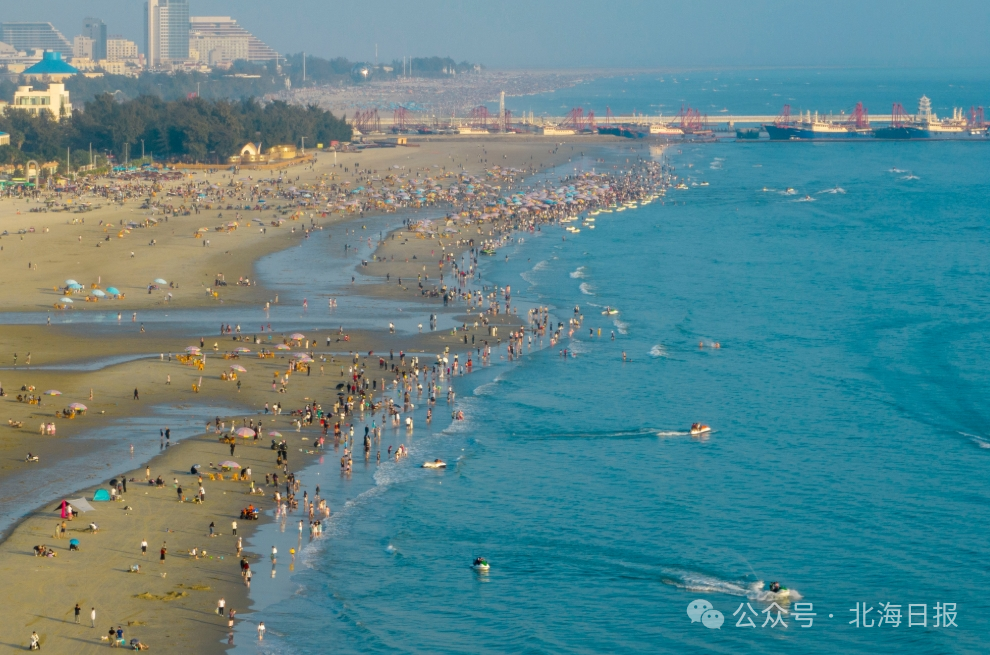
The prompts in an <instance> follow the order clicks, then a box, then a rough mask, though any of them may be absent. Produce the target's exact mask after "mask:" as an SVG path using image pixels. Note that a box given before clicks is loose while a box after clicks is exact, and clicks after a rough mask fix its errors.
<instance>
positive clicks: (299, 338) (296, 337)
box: [289, 332, 306, 341]
mask: <svg viewBox="0 0 990 655" xmlns="http://www.w3.org/2000/svg"><path fill="white" fill-rule="evenodd" d="M289 338H290V339H292V340H293V341H302V340H303V339H305V338H306V335H305V334H302V333H301V332H293V333H292V334H290V335H289Z"/></svg>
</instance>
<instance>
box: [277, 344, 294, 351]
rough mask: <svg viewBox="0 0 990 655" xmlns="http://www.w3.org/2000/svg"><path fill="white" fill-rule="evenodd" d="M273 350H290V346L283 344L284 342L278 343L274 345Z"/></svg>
mask: <svg viewBox="0 0 990 655" xmlns="http://www.w3.org/2000/svg"><path fill="white" fill-rule="evenodd" d="M275 350H292V348H290V347H289V346H287V345H285V344H284V343H280V344H278V345H277V346H275Z"/></svg>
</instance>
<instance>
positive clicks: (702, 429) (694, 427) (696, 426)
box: [691, 423, 712, 434]
mask: <svg viewBox="0 0 990 655" xmlns="http://www.w3.org/2000/svg"><path fill="white" fill-rule="evenodd" d="M711 431H712V429H711V428H710V427H708V426H707V425H704V424H703V423H692V424H691V434H705V433H706V432H711Z"/></svg>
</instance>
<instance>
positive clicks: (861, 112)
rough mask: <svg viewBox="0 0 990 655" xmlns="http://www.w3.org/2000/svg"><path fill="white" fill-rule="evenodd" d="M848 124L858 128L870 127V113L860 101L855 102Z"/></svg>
mask: <svg viewBox="0 0 990 655" xmlns="http://www.w3.org/2000/svg"><path fill="white" fill-rule="evenodd" d="M849 124H850V125H852V126H853V127H855V128H856V129H859V130H864V129H869V128H870V114H869V112H868V111H867V110H866V107H864V106H863V103H862V102H857V103H856V107H855V109H853V113H852V115H851V116H850V117H849Z"/></svg>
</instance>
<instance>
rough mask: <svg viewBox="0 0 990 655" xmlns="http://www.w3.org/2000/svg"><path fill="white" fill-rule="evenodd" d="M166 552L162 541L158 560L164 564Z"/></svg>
mask: <svg viewBox="0 0 990 655" xmlns="http://www.w3.org/2000/svg"><path fill="white" fill-rule="evenodd" d="M167 552H168V548H167V547H166V546H165V542H162V550H161V557H160V559H159V561H160V562H161V563H162V564H165V554H166V553H167ZM93 616H94V617H95V616H96V610H93Z"/></svg>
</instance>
